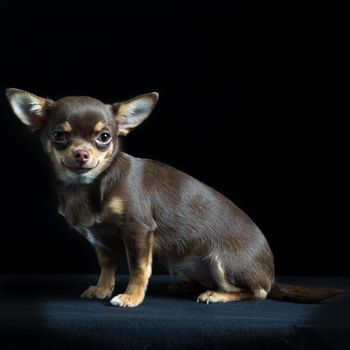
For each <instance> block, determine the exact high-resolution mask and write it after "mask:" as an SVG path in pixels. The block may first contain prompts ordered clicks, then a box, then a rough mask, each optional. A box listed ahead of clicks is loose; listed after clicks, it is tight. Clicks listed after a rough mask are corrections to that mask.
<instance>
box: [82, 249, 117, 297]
mask: <svg viewBox="0 0 350 350" xmlns="http://www.w3.org/2000/svg"><path fill="white" fill-rule="evenodd" d="M94 248H95V250H96V254H97V259H98V262H99V264H100V266H101V273H100V277H99V279H98V282H97V285H96V286H90V287H89V288H87V289H86V290H85V291H84V292H83V293H82V295H81V297H82V298H88V299H92V298H97V299H104V298H106V297H110V296H111V295H112V292H113V289H114V284H115V273H116V271H117V263H116V257H115V254H114V253H113V252H112V251H109V250H106V249H104V248H100V247H97V246H95V247H94Z"/></svg>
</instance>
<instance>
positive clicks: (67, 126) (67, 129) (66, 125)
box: [62, 122, 73, 132]
mask: <svg viewBox="0 0 350 350" xmlns="http://www.w3.org/2000/svg"><path fill="white" fill-rule="evenodd" d="M62 126H63V130H64V131H65V132H72V130H73V129H72V126H71V125H70V124H69V123H68V122H64V123H63V125H62Z"/></svg>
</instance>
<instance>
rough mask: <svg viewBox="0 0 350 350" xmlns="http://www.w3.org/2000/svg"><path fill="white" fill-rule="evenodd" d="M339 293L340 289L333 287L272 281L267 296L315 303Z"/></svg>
mask: <svg viewBox="0 0 350 350" xmlns="http://www.w3.org/2000/svg"><path fill="white" fill-rule="evenodd" d="M341 293H343V291H342V290H340V289H335V288H306V287H297V286H292V285H289V284H280V283H273V284H272V288H271V290H270V293H269V294H268V298H270V299H278V300H284V301H292V302H296V303H315V302H318V301H320V300H323V299H327V298H330V297H333V296H336V295H338V294H341Z"/></svg>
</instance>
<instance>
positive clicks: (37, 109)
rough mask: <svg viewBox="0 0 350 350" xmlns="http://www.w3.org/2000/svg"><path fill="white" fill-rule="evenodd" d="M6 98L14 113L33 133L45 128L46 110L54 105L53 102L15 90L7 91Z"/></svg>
mask: <svg viewBox="0 0 350 350" xmlns="http://www.w3.org/2000/svg"><path fill="white" fill-rule="evenodd" d="M6 96H7V99H8V100H9V102H10V105H11V107H12V109H13V112H14V113H15V114H16V116H17V117H18V118H19V119H20V121H21V122H22V123H23V124H25V125H27V126H28V127H29V128H30V129H31V130H32V131H38V130H40V129H41V128H42V127H43V125H44V123H45V120H46V116H45V109H46V108H47V106H48V105H50V104H52V103H53V101H52V100H49V99H45V98H42V97H39V96H36V95H33V94H31V93H30V92H27V91H23V90H19V89H13V88H9V89H6Z"/></svg>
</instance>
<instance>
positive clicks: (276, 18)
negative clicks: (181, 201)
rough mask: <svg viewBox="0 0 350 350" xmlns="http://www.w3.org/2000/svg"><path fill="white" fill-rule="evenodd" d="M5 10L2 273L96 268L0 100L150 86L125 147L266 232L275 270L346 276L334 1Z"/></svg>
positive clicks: (339, 33)
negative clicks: (210, 191) (14, 92)
mask: <svg viewBox="0 0 350 350" xmlns="http://www.w3.org/2000/svg"><path fill="white" fill-rule="evenodd" d="M0 6H1V7H0V33H1V43H0V48H1V55H0V84H1V85H0V88H1V97H0V100H1V163H0V164H1V186H2V190H1V204H2V208H1V214H2V215H1V216H2V218H1V236H0V271H1V272H72V273H73V272H89V273H92V272H97V271H98V267H97V263H96V258H95V256H94V252H93V249H92V248H91V247H90V245H89V243H88V242H86V241H85V240H84V239H83V238H82V237H80V236H79V235H78V234H77V233H75V232H74V231H73V230H69V229H68V227H67V225H66V224H65V222H64V221H63V219H62V218H61V217H59V216H58V214H56V205H57V199H56V196H55V194H54V192H53V190H52V189H51V187H50V183H49V177H48V168H47V164H46V160H45V158H44V155H43V152H42V151H41V149H40V144H39V141H38V140H37V139H36V138H35V137H34V135H32V134H31V133H30V132H29V131H27V130H26V128H25V127H24V126H22V125H21V124H20V122H19V121H18V120H17V119H16V118H15V117H14V115H13V114H12V113H11V111H10V110H9V106H8V104H7V102H6V100H5V97H4V94H3V92H4V89H5V88H7V87H10V86H11V87H17V88H20V89H24V90H28V91H31V92H33V93H35V94H37V95H41V96H46V97H51V98H54V99H55V98H59V97H63V96H66V95H74V94H75V95H90V96H94V97H97V98H99V99H101V100H103V101H106V102H108V103H112V102H115V101H117V100H119V101H120V100H123V99H128V98H130V97H133V96H134V95H137V94H140V93H145V92H149V91H158V92H159V93H160V100H159V103H158V106H157V108H156V110H155V111H154V113H153V114H152V115H151V117H150V118H149V119H148V120H147V121H146V122H145V123H144V124H143V125H142V126H140V127H139V128H138V129H137V130H135V131H134V132H133V133H132V134H130V135H129V136H128V138H127V139H126V140H125V145H124V149H125V151H126V152H128V153H130V154H132V155H135V156H141V157H148V158H153V159H157V160H160V161H163V162H165V163H168V164H171V165H173V166H175V167H177V168H179V169H181V170H183V171H185V172H187V173H189V174H191V175H192V176H194V177H196V178H198V179H200V180H201V181H203V182H205V183H207V184H208V185H211V186H212V187H214V188H215V189H217V190H219V191H221V192H222V193H224V194H225V195H226V196H228V197H229V198H230V199H232V200H233V201H234V202H235V203H236V204H237V205H238V206H240V207H241V208H242V209H243V210H244V211H246V212H247V213H248V214H249V216H251V217H252V218H253V220H254V221H255V222H256V223H257V224H258V225H259V226H260V228H261V229H262V230H263V232H264V233H265V235H266V236H267V238H268V240H269V242H270V244H271V246H272V249H273V251H274V254H275V258H276V268H277V273H278V274H294V275H347V274H349V270H348V254H347V251H348V249H347V244H346V238H347V237H346V236H347V235H348V233H349V232H348V231H349V229H348V226H347V224H346V219H347V217H348V211H347V207H348V204H347V203H346V200H347V198H348V197H347V181H346V180H347V179H348V173H347V172H346V170H345V168H346V166H347V163H348V159H349V157H348V151H347V150H346V147H348V145H347V144H348V132H347V128H346V127H345V121H346V118H348V114H346V113H345V105H346V103H345V102H346V101H348V80H347V78H346V76H345V73H346V64H345V61H346V56H345V51H346V50H345V49H346V46H348V45H347V41H346V40H345V11H344V9H342V8H329V7H322V8H321V7H320V5H319V7H314V8H306V7H305V6H299V7H298V6H294V7H288V6H287V5H285V6H283V7H278V6H276V7H274V6H272V5H271V6H266V5H264V6H262V5H259V6H251V7H246V6H243V5H240V4H239V2H235V1H230V2H229V1H227V2H226V1H222V0H216V1H212V2H209V1H199V0H198V1H193V0H192V1H184V0H183V1H160V0H159V1H141V0H139V1H136V0H131V1H130V0H128V1H126V0H125V1H106V0H99V1H66V2H63V1H46V2H44V1H25V2H24V1H16V0H14V1H2V2H1V5H0ZM347 110H348V109H347ZM344 200H345V204H344ZM156 270H157V271H158V269H157V268H156Z"/></svg>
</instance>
